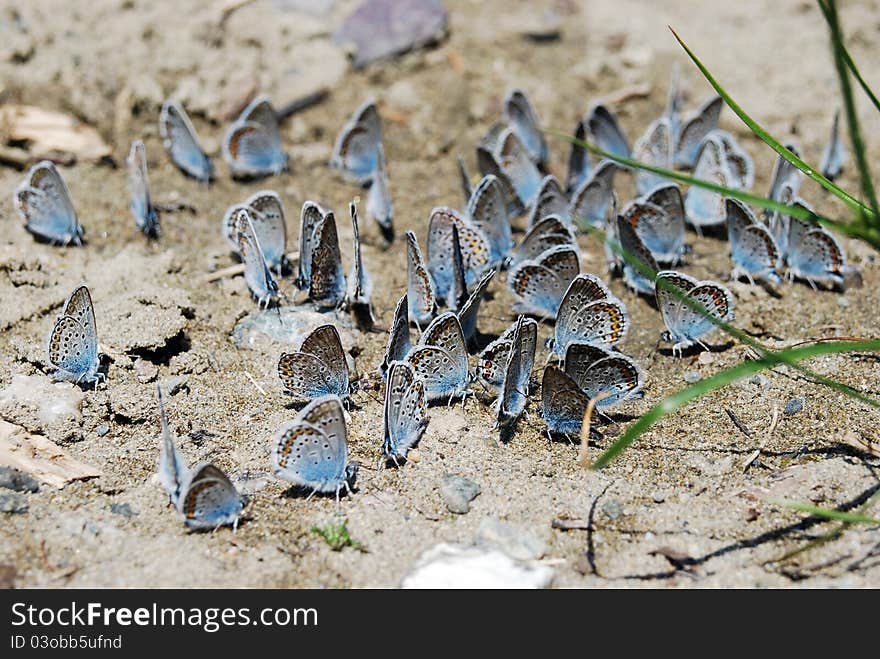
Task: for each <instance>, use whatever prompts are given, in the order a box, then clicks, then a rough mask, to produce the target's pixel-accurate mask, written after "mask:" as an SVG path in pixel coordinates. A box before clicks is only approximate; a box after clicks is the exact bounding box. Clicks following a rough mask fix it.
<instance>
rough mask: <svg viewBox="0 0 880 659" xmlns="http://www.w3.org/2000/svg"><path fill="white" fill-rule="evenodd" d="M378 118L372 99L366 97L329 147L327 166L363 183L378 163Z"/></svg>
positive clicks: (379, 124)
mask: <svg viewBox="0 0 880 659" xmlns="http://www.w3.org/2000/svg"><path fill="white" fill-rule="evenodd" d="M381 145H382V120H381V118H380V117H379V110H378V109H377V108H376V104H375V103H374V102H373V101H367V102H366V103H364V104H363V105H361V107H359V108H358V109H357V111H356V112H355V113H354V115H352V117H351V119H349V120H348V122H347V123H346V124H345V126H343V127H342V130H341V131H340V132H339V135H338V137H337V138H336V144H335V145H334V147H333V155H332V157H331V159H330V166H331V167H333V168H335V169H338V170H339V171H341V172H342V173H343V174H344V175H345V176H346V177H347V178H349V179H352V180H354V181H356V182H357V183H360V184H361V185H367V184H369V183H370V181H371V180H372V178H373V174H374V173H375V172H376V170H377V168H378V167H379V160H380V158H381V148H382V146H381Z"/></svg>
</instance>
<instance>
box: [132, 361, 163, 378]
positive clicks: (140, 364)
mask: <svg viewBox="0 0 880 659" xmlns="http://www.w3.org/2000/svg"><path fill="white" fill-rule="evenodd" d="M134 372H135V374H136V375H137V379H138V382H140V383H141V384H146V383H147V382H152V381H153V380H155V379H156V376H158V375H159V367H158V366H156V365H155V364H153V363H150V362H148V361H147V360H146V359H140V358H138V359H136V360H135V362H134Z"/></svg>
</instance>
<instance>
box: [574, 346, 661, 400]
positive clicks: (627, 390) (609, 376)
mask: <svg viewBox="0 0 880 659" xmlns="http://www.w3.org/2000/svg"><path fill="white" fill-rule="evenodd" d="M565 373H566V375H568V376H569V377H570V378H571V379H572V380H574V382H575V384H577V386H578V388H579V389H580V390H581V391H582V392H584V393H585V394H586V395H587V396H588V397H589V398H591V399H597V400H596V407H611V406H613V405H617V404H618V403H620V402H622V401H624V400H629V399H632V398H641V396H642V395H643V394H642V387H644V386H645V376H644V374H643V373H642V370H641V369H640V368H639V365H638V364H637V363H636V361H635V360H634V359H632V358H631V357H628V356H626V355H624V354H622V353H620V352H613V351H611V350H609V349H608V348H605V347H604V346H601V345H596V344H593V343H571V344H569V346H568V350H566V353H565ZM603 394H604V395H603ZM599 396H602V398H601V399H599Z"/></svg>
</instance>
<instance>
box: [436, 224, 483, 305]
mask: <svg viewBox="0 0 880 659" xmlns="http://www.w3.org/2000/svg"><path fill="white" fill-rule="evenodd" d="M453 229H455V230H457V231H458V238H459V247H460V248H461V256H462V265H463V266H464V279H465V284H466V285H467V286H470V285H472V284H473V283H474V282H475V281H477V279H478V278H479V277H481V276H482V274H483V272H484V271H485V270H486V269H487V268H489V267H490V265H491V258H492V257H491V249H490V247H489V241H488V239H487V238H486V236H485V235H484V234H483V232H482V231H481V230H480V229H478V228H477V227H476V226H474V225H473V224H472V223H471V222H469V221H468V220H467V219H465V218H464V217H462V216H461V215H460V214H459V213H458V212H457V211H455V210H453V209H451V208H445V207H440V208H434V209H433V210H432V211H431V216H430V218H429V220H428V272H429V273H430V274H431V279H432V281H433V282H434V292H435V293H436V295H437V297H438V298H439V299H441V300H445V301H446V302H447V304H448V303H449V302H450V300H452V299H454V296H451V294H452V293H454V292H456V291H454V290H453V288H454V285H455V283H456V281H455V276H454V275H455V269H454V268H453V264H454V262H455V248H454V242H453ZM457 292H458V293H459V294H461V291H457ZM466 294H467V293H466V292H465V295H466Z"/></svg>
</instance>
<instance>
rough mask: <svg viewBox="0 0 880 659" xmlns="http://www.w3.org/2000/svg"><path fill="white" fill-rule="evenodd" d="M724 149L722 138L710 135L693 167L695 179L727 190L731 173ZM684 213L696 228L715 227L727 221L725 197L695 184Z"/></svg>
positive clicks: (687, 196) (688, 196) (686, 200)
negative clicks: (726, 162)
mask: <svg viewBox="0 0 880 659" xmlns="http://www.w3.org/2000/svg"><path fill="white" fill-rule="evenodd" d="M723 157H724V146H723V144H722V143H721V141H720V140H719V139H717V138H716V137H714V136H709V137H708V138H707V139H706V141H705V142H703V148H702V150H701V151H700V155H699V157H698V158H697V165H696V167H695V168H694V178H698V179H702V180H704V181H709V182H710V183H715V184H716V185H720V186H724V187H727V185H728V178H729V177H728V173H727V168H726V167H725V166H724V162H723ZM684 211H685V215H686V217H687V221H688V222H690V223H691V224H692V225H694V226H695V227H698V228H699V227H704V226H712V225H716V224H721V223H722V222H724V221H725V219H726V216H725V209H724V197H723V196H722V195H721V194H720V193H718V192H715V191H714V190H708V189H706V188H698V187H697V186H695V185H692V186H691V187H690V188H689V189H688V191H687V194H686V195H685V199H684Z"/></svg>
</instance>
